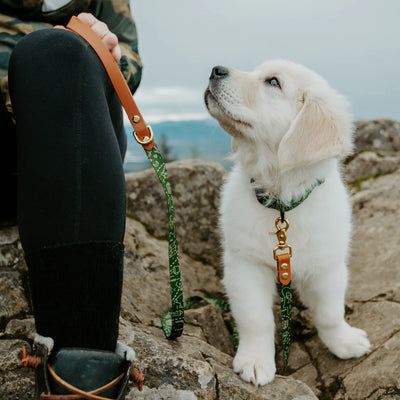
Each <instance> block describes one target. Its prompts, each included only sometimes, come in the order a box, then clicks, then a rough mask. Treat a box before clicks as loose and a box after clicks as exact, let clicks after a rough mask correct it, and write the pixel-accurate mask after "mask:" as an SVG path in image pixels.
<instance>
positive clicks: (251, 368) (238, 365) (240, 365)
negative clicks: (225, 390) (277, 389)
mask: <svg viewBox="0 0 400 400" xmlns="http://www.w3.org/2000/svg"><path fill="white" fill-rule="evenodd" d="M257 350H258V351H257ZM271 353H272V354H271ZM233 369H234V371H235V372H236V373H238V374H239V375H240V377H241V378H242V379H243V380H244V381H246V382H251V383H253V384H254V385H256V386H263V385H266V384H267V383H270V382H272V381H273V380H274V376H275V371H276V368H275V360H274V354H273V351H272V352H271V351H264V352H263V351H261V350H260V348H258V349H249V348H248V349H247V350H246V348H245V347H244V346H239V349H238V352H237V353H236V356H235V358H234V360H233Z"/></svg>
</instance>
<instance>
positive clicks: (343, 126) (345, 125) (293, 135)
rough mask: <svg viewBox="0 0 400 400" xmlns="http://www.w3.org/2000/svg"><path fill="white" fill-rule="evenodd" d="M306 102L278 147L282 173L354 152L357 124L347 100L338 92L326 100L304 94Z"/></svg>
mask: <svg viewBox="0 0 400 400" xmlns="http://www.w3.org/2000/svg"><path fill="white" fill-rule="evenodd" d="M303 102H304V105H303V107H302V108H301V110H300V112H299V113H298V114H297V116H296V118H295V119H294V120H293V122H292V124H291V126H290V128H289V130H288V131H287V133H286V134H285V136H284V137H283V138H282V140H281V143H280V144H279V148H278V162H279V166H280V169H281V171H282V172H285V171H288V170H291V169H293V168H296V167H301V166H307V165H311V164H314V163H316V162H318V161H322V160H326V159H328V158H333V157H338V156H341V157H344V156H346V155H348V154H350V153H351V151H352V148H353V144H352V132H353V124H352V120H351V116H350V114H349V113H348V111H347V109H346V108H347V102H346V100H345V99H344V98H342V97H341V96H340V95H339V94H337V93H336V92H335V93H334V96H332V98H330V99H328V100H325V99H322V98H313V97H312V96H311V95H309V94H305V95H304V96H303Z"/></svg>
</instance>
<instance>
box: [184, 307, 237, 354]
mask: <svg viewBox="0 0 400 400" xmlns="http://www.w3.org/2000/svg"><path fill="white" fill-rule="evenodd" d="M185 322H186V323H188V324H192V325H195V326H199V327H201V329H202V332H203V335H204V338H205V340H206V341H207V342H208V343H209V344H211V345H212V346H214V347H216V348H217V349H218V350H220V351H222V352H224V353H226V354H229V355H232V356H233V355H234V354H233V340H232V332H229V330H228V328H227V326H226V324H225V321H224V316H223V312H222V310H221V309H219V308H218V307H215V306H212V305H208V306H205V307H201V308H198V309H195V310H187V311H186V312H185Z"/></svg>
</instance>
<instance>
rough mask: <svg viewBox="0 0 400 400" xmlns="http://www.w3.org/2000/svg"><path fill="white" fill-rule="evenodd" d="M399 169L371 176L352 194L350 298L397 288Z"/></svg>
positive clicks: (359, 298)
mask: <svg viewBox="0 0 400 400" xmlns="http://www.w3.org/2000/svg"><path fill="white" fill-rule="evenodd" d="M399 182H400V169H398V170H397V171H396V172H394V173H393V174H390V175H385V176H381V177H379V178H378V179H370V180H369V181H368V183H365V185H363V186H362V187H361V190H360V191H359V192H358V193H356V194H355V195H354V196H353V197H352V201H353V219H354V221H353V225H354V233H353V243H352V255H351V261H350V274H351V279H350V287H349V290H348V299H349V301H351V302H352V301H354V300H357V301H366V300H369V299H373V298H375V297H377V296H380V295H383V294H385V293H387V292H388V291H392V292H395V291H397V290H399V289H400V268H399V266H400V264H399V260H400V246H399V243H400V239H399V238H400V228H399V226H400V225H399V223H398V221H400V185H399Z"/></svg>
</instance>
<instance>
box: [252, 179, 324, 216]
mask: <svg viewBox="0 0 400 400" xmlns="http://www.w3.org/2000/svg"><path fill="white" fill-rule="evenodd" d="M252 182H254V180H253V179H252ZM324 182H325V180H317V182H315V183H314V184H313V185H312V186H311V187H310V188H309V189H308V190H307V192H306V193H305V194H304V195H303V196H301V197H300V198H299V199H297V200H294V201H291V202H290V203H289V204H286V203H283V202H282V201H281V200H280V199H276V198H274V197H269V196H263V195H262V194H261V191H262V190H261V189H256V190H255V192H256V197H257V200H258V202H259V203H260V204H262V205H263V206H264V207H268V208H273V209H274V210H278V211H281V212H282V211H283V212H286V211H291V210H293V209H294V208H296V207H297V206H299V205H300V204H301V203H302V202H303V201H304V200H305V199H307V197H308V196H309V195H310V194H311V192H312V191H313V190H314V189H315V188H316V187H317V186H319V185H322V184H323V183H324Z"/></svg>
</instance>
